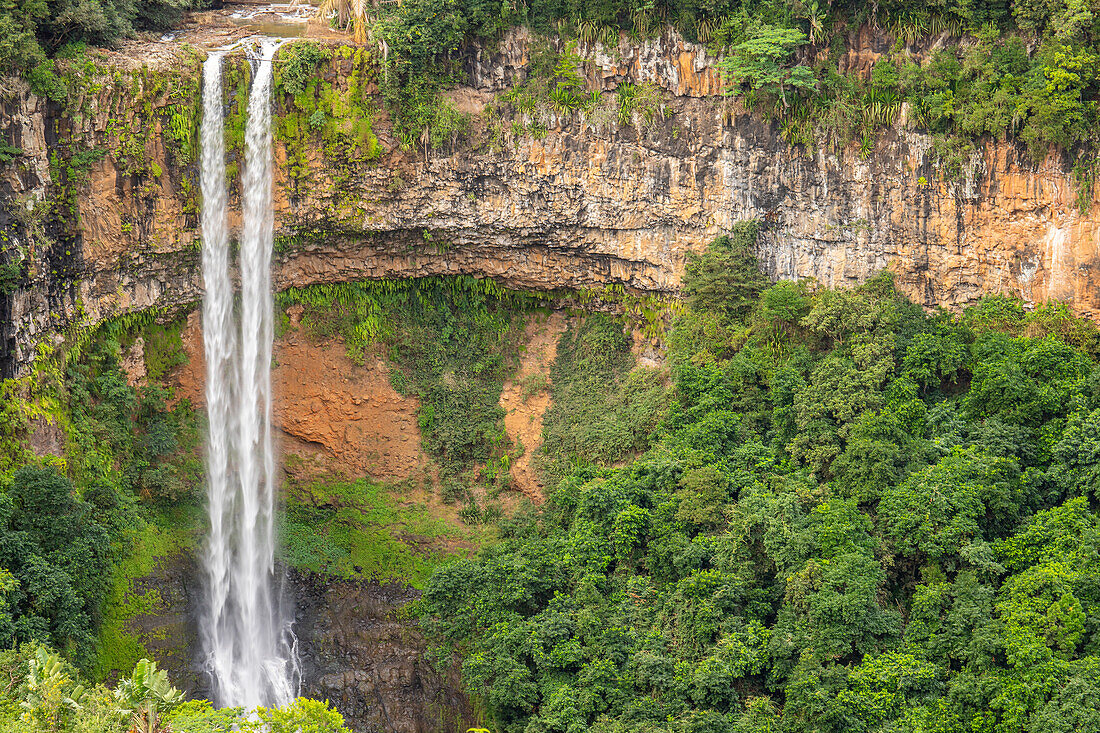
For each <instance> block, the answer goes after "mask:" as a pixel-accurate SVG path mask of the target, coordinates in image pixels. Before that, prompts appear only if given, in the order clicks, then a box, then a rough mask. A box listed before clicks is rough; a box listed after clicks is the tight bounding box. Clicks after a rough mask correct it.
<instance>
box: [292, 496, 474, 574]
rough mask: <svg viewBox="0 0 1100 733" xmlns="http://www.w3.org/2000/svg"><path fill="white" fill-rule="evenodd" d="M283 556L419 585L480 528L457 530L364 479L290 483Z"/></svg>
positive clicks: (306, 565)
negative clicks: (300, 485)
mask: <svg viewBox="0 0 1100 733" xmlns="http://www.w3.org/2000/svg"><path fill="white" fill-rule="evenodd" d="M279 531H280V540H281V542H280V553H281V558H280V559H281V561H282V562H284V563H286V564H287V565H290V566H293V567H296V568H299V569H305V570H312V571H314V572H318V573H325V574H327V575H331V576H336V577H340V578H362V577H366V578H371V579H374V580H379V581H397V582H403V583H408V584H409V585H411V586H413V587H414V588H423V587H424V584H425V583H426V582H427V580H428V578H430V577H431V574H432V572H433V571H434V570H435V568H436V567H438V566H439V565H441V564H444V563H446V562H448V561H449V560H451V559H453V558H454V557H456V555H457V554H458V552H459V550H458V549H449V548H456V546H457V545H459V544H468V543H473V542H476V541H477V540H479V539H480V538H481V537H482V535H483V534H484V531H477V530H473V529H468V528H463V527H461V526H459V525H457V524H455V523H453V522H449V521H447V520H446V519H443V518H441V517H439V516H437V515H435V514H433V513H432V511H431V510H430V509H429V508H428V507H426V506H424V505H423V504H412V503H408V502H402V500H401V498H400V497H399V496H398V494H397V493H396V490H395V489H394V488H393V487H391V486H387V485H385V484H380V483H375V482H372V481H370V480H368V479H359V480H357V481H347V482H345V481H340V482H335V483H322V482H317V483H313V484H310V485H309V486H308V487H304V488H300V489H297V490H294V489H292V491H291V497H290V500H289V501H288V503H287V506H286V509H285V511H284V512H283V513H282V514H281V515H280V527H279Z"/></svg>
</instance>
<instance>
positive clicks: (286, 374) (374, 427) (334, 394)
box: [173, 310, 426, 481]
mask: <svg viewBox="0 0 1100 733" xmlns="http://www.w3.org/2000/svg"><path fill="white" fill-rule="evenodd" d="M296 326H297V324H296V322H295V321H294V320H292V322H291V328H290V329H289V330H288V331H287V332H286V333H285V334H283V335H282V336H281V337H279V338H278V339H277V340H276V342H275V347H274V361H275V366H274V368H273V369H272V372H271V379H272V392H273V401H274V403H273V405H272V418H273V420H272V422H273V425H274V427H275V428H276V429H277V430H278V431H279V433H280V449H281V450H282V451H283V452H284V453H286V454H292V455H298V456H301V457H303V458H320V459H322V460H323V462H324V463H325V466H326V468H327V469H328V470H330V471H332V470H338V471H339V472H341V473H343V474H345V475H347V476H349V477H356V476H370V477H372V478H375V479H384V480H393V481H396V480H400V479H404V478H408V477H409V476H411V475H412V474H414V473H416V472H417V471H418V470H419V469H421V468H423V467H424V465H425V460H426V459H425V457H424V454H423V452H422V451H421V442H420V441H421V438H420V429H419V426H418V424H417V410H418V409H419V403H418V402H417V400H416V399H415V398H413V397H403V396H401V395H400V394H398V393H397V391H396V390H394V388H393V386H392V385H391V384H390V379H389V368H388V366H387V365H386V362H385V360H384V359H383V358H382V356H381V355H379V354H371V355H369V356H368V357H367V360H366V363H365V364H363V365H358V364H355V363H354V362H352V361H351V359H349V358H348V355H347V352H346V351H345V349H344V346H343V344H342V343H340V342H339V341H329V342H326V343H324V344H317V343H314V342H312V341H311V340H310V339H309V338H308V337H307V336H306V335H305V334H304V333H302V331H300V330H299V329H298V328H296ZM182 337H183V342H184V349H185V351H186V353H187V356H188V362H187V363H186V364H184V365H183V366H182V367H180V368H179V370H178V371H177V373H176V374H174V375H173V378H174V382H175V386H176V398H177V399H183V398H186V399H189V400H190V401H191V403H192V404H193V405H195V406H196V407H198V406H201V405H202V404H203V403H204V399H203V392H202V390H203V373H204V369H205V366H204V360H203V357H202V328H201V320H200V316H199V313H198V311H197V310H196V311H193V312H192V313H191V314H190V315H189V316H188V321H187V327H186V328H185V329H184V331H183V334H182Z"/></svg>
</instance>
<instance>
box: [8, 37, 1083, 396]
mask: <svg viewBox="0 0 1100 733" xmlns="http://www.w3.org/2000/svg"><path fill="white" fill-rule="evenodd" d="M864 35H866V36H868V38H866V39H863V40H864V42H865V43H866V44H868V48H867V49H866V50H865V52H862V53H854V54H852V55H851V56H852V58H850V59H846V63H847V64H849V65H851V66H852V67H853V68H857V69H858V68H863V67H866V66H868V63H869V62H868V63H865V62H867V60H868V58H870V59H871V60H872V61H873V57H874V55H875V47H876V44H879V43H881V40H882V39H878V38H876V37H874V36H873V34H869V33H863V34H862V35H861V36H860V38H862V37H863V36H864ZM529 50H530V39H529V38H528V37H527V35H526V34H525V33H523V32H521V31H517V32H514V33H512V34H511V35H510V36H509V37H508V38H506V39H505V40H504V41H503V42H502V43H501V44H500V45H499V46H498V48H497V49H496V51H495V52H494V53H489V52H486V51H476V52H471V55H470V57H469V59H468V61H467V69H468V71H469V78H470V86H469V87H466V88H462V89H459V90H456V91H455V92H453V93H452V94H451V95H450V96H451V97H452V98H453V99H455V100H456V103H457V104H458V105H459V106H460V107H461V108H462V109H464V110H467V111H469V112H471V113H474V117H473V123H472V128H471V131H470V132H469V134H468V135H467V136H465V137H464V138H462V139H460V140H456V141H454V143H453V144H450V145H447V146H444V147H443V148H441V149H436V150H432V149H419V150H414V151H402V150H400V148H399V146H398V145H397V143H396V142H395V141H394V140H393V138H392V136H391V135H390V130H389V125H388V122H387V117H386V115H385V113H384V111H383V110H382V108H381V105H380V103H379V102H378V100H376V99H374V98H372V97H371V96H370V95H371V93H372V91H373V87H372V85H371V84H369V83H368V84H365V85H362V88H361V90H360V91H359V93H360V94H361V95H363V97H364V100H365V101H364V104H368V105H373V109H374V110H375V115H374V121H373V124H374V132H375V133H376V134H377V136H378V138H379V140H380V144H381V147H382V149H383V150H384V151H386V152H384V154H383V155H382V157H381V158H380V159H379V160H377V161H374V162H369V163H368V162H360V163H357V164H355V165H348V164H347V161H346V160H339V159H336V158H334V157H333V156H332V155H331V149H330V148H331V146H326V145H325V144H323V143H324V141H323V140H321V139H320V138H318V139H317V140H316V141H315V142H316V144H310V145H307V146H305V147H307V148H308V149H307V150H302V149H300V148H301V146H298V149H287V147H286V145H285V144H283V143H279V145H281V149H280V150H279V152H278V159H279V161H280V162H281V165H280V166H279V171H278V181H277V183H276V199H277V201H276V208H277V228H278V230H279V232H280V233H281V235H282V236H283V239H281V240H280V241H281V243H282V245H281V246H280V247H279V251H278V252H277V254H276V271H275V283H276V286H277V287H280V288H283V287H288V286H292V285H293V286H302V285H307V284H311V283H318V282H332V281H341V280H351V279H357V278H380V277H418V276H425V275H446V274H459V273H466V274H473V275H478V276H490V277H494V278H497V279H498V280H500V281H501V282H502V283H504V284H507V285H509V286H511V287H516V288H524V289H541V290H549V289H556V288H579V289H584V288H592V287H599V286H602V285H604V284H608V283H618V284H623V285H625V286H627V287H629V288H632V289H635V290H638V291H644V292H662V293H675V292H677V289H678V285H679V278H680V275H681V273H682V269H683V263H684V258H685V256H686V254H687V253H688V252H690V251H697V250H700V249H702V248H703V247H705V245H706V243H707V242H708V241H710V240H711V239H712V238H713V237H715V236H716V235H718V234H721V233H722V232H725V231H728V230H729V229H730V227H732V226H733V225H734V224H735V223H736V222H738V221H740V220H744V219H753V218H755V219H760V220H762V221H763V222H764V224H765V226H764V233H763V235H762V236H761V237H760V239H759V242H758V254H759V257H760V259H761V262H762V263H763V264H764V266H765V268H766V269H767V271H768V273H769V274H770V275H771V276H772V277H775V278H806V277H812V278H815V279H816V280H818V281H819V282H821V283H823V284H826V285H843V284H849V283H856V282H859V281H861V280H863V279H865V278H867V277H868V276H870V275H871V274H873V273H875V272H878V271H880V270H882V269H883V268H886V267H889V268H891V269H892V270H893V271H894V272H895V273H896V276H897V282H898V284H899V286H900V287H901V288H902V289H903V290H904V291H906V292H907V293H908V294H909V295H911V296H912V297H913V298H914V299H916V300H917V301H918V302H920V303H922V304H924V305H928V306H932V305H944V306H948V307H958V306H963V305H966V304H968V303H971V302H973V301H974V300H975V299H977V298H979V297H980V296H981V295H983V294H985V293H990V292H1008V293H1015V294H1018V295H1020V296H1021V297H1023V298H1024V299H1026V300H1028V301H1030V302H1033V303H1034V302H1040V301H1044V300H1048V299H1055V300H1061V301H1066V302H1068V303H1070V304H1071V306H1072V307H1073V308H1074V309H1075V310H1076V311H1077V312H1079V313H1082V314H1086V315H1090V316H1095V315H1097V314H1098V312H1100V288H1098V287H1097V285H1098V283H1097V280H1096V278H1097V275H1096V272H1097V269H1098V268H1097V265H1100V215H1098V214H1097V213H1096V211H1097V210H1096V208H1095V207H1092V208H1091V209H1090V210H1089V212H1088V213H1082V212H1081V210H1080V207H1079V204H1078V189H1077V186H1076V184H1075V183H1074V180H1073V177H1072V176H1071V174H1070V173H1069V171H1068V170H1066V168H1065V166H1063V165H1062V163H1061V160H1060V159H1059V158H1057V157H1056V156H1053V155H1052V156H1051V158H1049V159H1048V160H1047V161H1045V162H1044V163H1042V164H1039V165H1034V164H1033V163H1032V162H1031V161H1030V159H1029V158H1027V157H1026V154H1025V153H1024V152H1023V151H1022V150H1020V149H1018V148H1017V147H1014V146H1013V145H1011V144H1005V143H998V144H989V145H986V146H984V147H983V148H981V149H980V150H979V152H978V153H977V154H975V155H974V156H973V157H972V159H971V160H970V161H969V162H968V163H967V164H966V165H965V166H963V173H962V175H961V176H959V177H957V178H953V177H949V176H947V175H945V174H944V172H943V171H941V170H939V169H938V168H937V166H936V163H935V160H936V156H935V155H934V153H933V152H932V149H931V147H932V146H931V140H930V138H929V137H928V136H926V135H923V134H920V133H917V132H913V131H911V130H908V129H905V128H904V127H902V126H900V125H899V127H898V128H897V129H894V130H890V131H887V132H886V133H885V134H883V135H881V136H880V138H879V139H878V141H877V143H876V145H875V147H874V149H873V150H872V151H871V152H870V154H868V155H862V156H861V155H860V154H859V151H857V150H856V149H855V148H854V147H848V148H845V149H843V150H839V151H837V150H830V149H818V150H808V149H806V148H804V147H801V146H797V147H790V146H788V145H787V144H785V143H784V141H783V139H782V136H781V135H780V131H779V128H778V125H776V124H767V123H765V122H763V121H761V120H760V119H759V118H758V117H756V116H753V115H750V114H746V113H745V112H744V111H743V110H739V109H738V108H737V107H736V105H734V104H732V103H730V102H729V101H727V100H725V99H723V98H721V97H720V96H718V92H719V91H720V79H719V77H718V75H717V72H716V71H715V59H714V58H713V57H712V56H710V55H708V54H707V52H706V50H705V49H704V48H702V47H700V46H698V45H695V44H690V43H686V42H684V41H683V40H681V39H678V38H676V37H675V36H673V35H668V34H666V35H663V36H661V37H659V38H656V39H653V40H651V41H647V42H645V43H642V44H639V45H629V44H628V43H627V42H626V41H625V40H624V41H623V43H622V44H621V45H620V47H619V48H618V49H605V48H603V47H602V46H601V47H598V48H596V49H590V50H586V49H581V50H582V52H586V53H587V58H588V64H587V66H586V73H587V74H588V76H589V81H590V84H591V85H592V86H593V87H594V88H599V89H603V90H605V92H607V93H610V91H611V90H613V89H615V88H616V87H617V86H618V85H619V84H622V83H626V82H630V83H652V84H655V85H656V86H657V87H659V88H660V89H662V90H663V94H664V98H663V116H662V115H657V116H656V117H655V118H654V120H653V121H652V122H651V123H648V124H644V123H643V121H641V120H636V122H638V124H637V125H636V126H634V125H630V126H620V125H618V124H616V123H610V122H609V123H600V122H599V121H598V120H596V119H593V118H592V117H590V118H589V119H587V120H586V119H584V118H583V116H582V115H581V114H579V113H574V114H571V115H567V116H564V117H553V116H551V123H552V124H551V125H550V126H549V129H548V130H547V131H546V133H545V135H537V136H536V135H531V134H519V135H516V134H513V133H512V132H511V129H510V127H509V126H508V125H507V124H505V125H503V126H502V127H494V126H493V124H492V123H491V121H486V120H487V119H488V116H487V115H486V114H482V112H483V111H484V110H485V108H486V106H487V105H488V103H489V102H490V101H491V99H492V96H493V95H494V94H496V93H498V92H500V91H502V90H503V89H505V88H506V87H507V86H508V85H509V84H511V83H514V82H515V81H516V80H518V79H521V78H522V77H523V75H524V73H525V69H526V64H527V60H528V55H529ZM118 56H119V55H118V54H114V55H112V56H111V57H110V58H109V59H108V60H107V61H106V62H105V63H108V64H110V63H115V64H120V65H121V64H122V63H123V61H122V60H119V58H118ZM167 56H169V57H171V54H167ZM197 58H198V57H196V56H193V55H188V54H183V53H182V52H181V53H180V54H177V55H176V56H175V57H174V59H175V60H174V61H173V62H172V63H176V64H193V65H195V71H196V73H197V64H198V61H197V60H196V59H197ZM131 62H132V60H130V61H128V63H131ZM160 63H162V64H164V63H168V62H165V61H163V60H161V61H160ZM356 63H361V59H360V60H359V61H357V57H355V56H353V55H352V54H347V53H338V54H336V55H335V57H334V60H333V61H332V62H331V64H329V65H328V66H327V67H325V68H323V69H321V74H322V75H323V77H324V81H323V83H324V84H328V85H332V86H333V88H334V89H338V90H344V91H346V90H347V89H348V79H349V77H350V76H353V75H354V73H355V71H356V69H355V65H356ZM131 66H132V63H131ZM357 89H358V88H357ZM119 99H120V96H119V90H118V89H117V88H114V89H112V88H111V86H110V85H109V84H107V85H105V86H104V87H103V88H102V89H100V90H98V91H94V92H93V91H88V92H87V93H86V99H85V101H84V103H83V106H82V109H83V110H84V111H83V112H82V113H81V114H80V115H79V116H78V118H73V117H65V116H64V115H65V114H66V113H65V112H64V111H62V110H59V109H56V108H55V106H54V105H52V104H47V103H46V102H44V101H43V100H40V99H37V98H35V97H33V96H32V95H30V94H29V93H23V94H22V95H17V98H16V99H15V101H9V102H7V103H5V104H4V106H3V111H2V114H0V127H3V128H4V129H5V130H6V134H7V136H8V139H9V140H11V141H12V142H13V144H15V145H18V146H19V147H21V148H22V149H23V151H24V153H23V155H22V156H21V157H20V158H19V159H18V160H17V161H16V163H15V164H11V165H9V166H8V167H7V169H6V170H5V171H4V172H3V189H2V190H3V193H4V197H5V198H6V199H7V202H8V204H9V207H12V206H16V207H17V208H18V207H23V208H24V209H25V208H26V207H27V205H31V206H33V202H34V201H35V200H37V199H40V198H41V197H42V196H43V195H45V194H46V193H48V192H49V191H50V190H52V189H51V187H53V188H56V187H57V185H58V181H56V180H54V179H53V178H52V177H51V176H54V171H53V170H52V169H51V166H50V165H49V164H48V162H49V153H50V150H51V143H50V141H51V139H53V138H56V137H57V136H58V135H59V134H60V132H61V131H63V130H69V131H72V130H78V131H79V132H80V134H81V135H82V136H83V138H82V139H85V140H88V141H92V142H93V143H94V144H97V145H101V146H102V147H104V148H106V149H107V150H108V151H111V150H112V148H111V145H110V144H109V140H106V136H107V135H108V133H109V131H110V130H111V129H113V128H111V126H110V123H111V122H112V121H117V120H115V119H114V118H117V116H118V115H123V116H125V115H127V114H129V115H131V116H134V117H138V116H140V114H141V111H140V110H127V109H125V105H124V104H122V103H120V101H119ZM233 101H234V100H232V99H230V100H229V102H230V103H233ZM285 101H286V100H284V103H285ZM173 103H177V102H176V101H175V100H174V99H173V98H172V97H171V96H170V92H166V93H165V94H164V95H162V97H160V98H158V99H154V100H153V101H152V102H151V103H150V104H151V108H152V109H153V110H154V113H155V111H156V110H157V109H160V108H158V107H157V104H160V105H162V107H164V106H166V105H169V104H173ZM112 116H114V117H112ZM519 121H520V122H522V120H519ZM143 124H152V125H154V126H156V129H155V130H154V133H155V134H152V135H150V136H149V137H148V139H147V140H146V143H145V147H144V150H143V153H144V155H146V156H147V157H148V160H149V161H150V164H149V165H148V166H146V167H145V168H144V169H143V172H142V173H141V174H132V173H127V172H126V171H127V170H128V169H127V167H126V166H124V165H123V164H122V163H121V162H120V161H119V159H118V156H117V155H115V154H114V153H111V152H109V153H108V154H107V155H106V156H105V157H104V158H102V159H101V160H98V161H97V162H94V163H93V164H92V165H91V166H90V167H89V169H88V172H87V176H86V180H85V181H75V182H74V181H72V180H69V181H67V182H66V185H67V186H69V187H75V188H76V189H77V195H76V196H75V201H76V203H77V206H78V209H79V211H78V216H77V217H76V218H75V223H73V226H72V227H71V231H69V232H68V236H67V239H66V240H65V242H64V243H63V244H62V245H61V246H63V248H64V249H63V250H58V249H57V248H56V247H55V248H53V249H51V250H50V251H41V252H29V253H24V254H23V255H21V257H23V259H25V260H26V268H25V269H26V272H27V277H26V279H25V280H24V281H23V282H22V283H21V284H20V287H19V289H18V290H16V291H15V292H14V293H12V294H10V295H8V296H5V298H6V302H5V308H6V312H7V314H8V315H9V319H8V322H7V323H6V324H5V325H4V329H5V331H4V334H3V338H0V345H2V346H0V347H2V348H3V350H4V353H3V354H0V362H3V364H5V365H6V366H5V370H6V373H7V374H8V375H11V374H15V373H22V372H25V371H26V369H27V368H28V366H29V364H30V363H31V361H32V358H33V350H34V346H35V344H36V343H38V342H39V341H41V340H42V338H43V335H44V334H51V333H52V334H56V333H60V332H63V331H65V330H66V329H68V330H69V331H70V332H72V331H73V330H79V329H81V328H84V329H86V328H88V327H89V326H91V325H93V324H95V323H98V322H100V321H102V320H103V319H106V318H110V317H112V316H116V315H119V314H122V313H127V312H132V311H136V310H140V309H144V308H150V307H157V308H162V309H165V310H166V311H171V310H173V309H176V308H178V307H180V305H181V304H186V303H189V302H192V301H195V300H197V299H198V297H199V294H200V290H201V287H202V283H201V281H200V277H199V272H198V267H197V262H198V256H197V250H196V248H197V246H198V242H197V232H196V229H195V225H196V222H195V217H194V213H193V211H194V201H193V196H194V194H193V190H194V185H195V180H196V178H195V171H194V168H193V166H188V165H183V164H180V162H179V161H178V160H176V159H174V158H173V155H172V154H171V151H170V146H168V145H166V144H165V143H164V140H163V135H164V134H165V133H164V131H163V130H162V129H161V128H162V127H163V126H164V125H165V123H164V121H163V119H162V118H159V117H156V115H155V114H154V115H153V120H152V121H149V120H146V121H145V122H144V123H143ZM502 128H503V132H502ZM277 142H278V141H277ZM291 159H293V161H294V166H297V170H294V171H292V170H291V169H292V166H291V165H290V164H289V162H288V161H290V160H291ZM131 168H132V166H131ZM1086 193H1088V192H1086ZM1091 194H1092V195H1091V196H1089V195H1086V197H1085V198H1087V199H1089V200H1090V201H1091V202H1093V203H1095V191H1093V192H1091ZM36 197H37V198H36ZM4 223H5V225H6V226H7V227H8V229H9V230H10V231H11V233H12V235H13V237H14V238H15V239H16V240H20V238H21V237H22V240H26V239H27V234H26V231H25V230H26V228H27V227H26V225H24V224H20V223H19V222H16V221H14V220H12V219H11V218H10V217H9V218H8V220H6V222H4ZM9 249H10V248H9ZM7 256H8V257H9V259H10V257H11V252H9V253H8V255H7Z"/></svg>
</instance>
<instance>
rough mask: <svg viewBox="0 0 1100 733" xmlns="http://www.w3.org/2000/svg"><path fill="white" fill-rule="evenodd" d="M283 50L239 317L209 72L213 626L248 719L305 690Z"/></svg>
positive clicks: (222, 662) (261, 94) (254, 175)
mask: <svg viewBox="0 0 1100 733" xmlns="http://www.w3.org/2000/svg"><path fill="white" fill-rule="evenodd" d="M278 46H279V43H278V42H277V41H263V42H261V44H260V47H259V51H260V54H259V58H258V59H256V60H254V62H253V63H254V73H253V80H252V91H251V94H250V96H249V100H248V121H247V126H246V128H245V160H244V171H243V175H242V179H241V209H242V226H241V233H240V258H239V259H240V263H239V270H240V281H241V291H240V302H239V308H235V307H234V291H233V279H232V276H231V267H232V264H231V262H230V240H229V228H228V225H227V223H226V218H227V217H226V208H227V200H228V197H227V195H226V181H225V177H226V168H225V140H224V123H223V102H222V82H221V66H222V55H221V54H220V53H217V52H215V53H212V54H211V55H210V57H209V58H208V59H207V60H206V62H205V64H204V66H203V116H202V129H201V143H202V201H203V204H202V272H203V280H204V282H205V296H204V298H203V308H202V324H203V341H204V349H205V355H206V411H207V415H208V418H209V433H208V438H207V444H206V450H207V472H208V477H207V481H208V484H209V485H208V494H209V514H210V534H209V538H208V541H207V546H206V552H205V556H204V558H203V560H204V569H205V574H206V596H205V601H206V603H205V604H204V617H203V619H202V624H201V625H202V637H203V649H204V653H205V658H206V665H207V670H208V671H209V673H210V675H211V677H212V680H213V683H214V694H215V701H216V703H217V704H218V705H221V706H234V707H236V706H241V707H244V708H246V709H252V708H255V707H256V706H258V705H265V706H271V705H285V704H286V703H289V702H290V701H292V700H293V699H294V697H295V696H296V695H297V688H298V685H299V683H300V679H301V675H300V671H299V669H298V662H297V653H296V648H295V640H294V636H293V633H292V631H291V623H292V621H293V619H292V618H291V616H290V614H289V613H288V612H287V609H285V608H284V607H283V603H282V602H281V601H282V593H281V592H279V591H280V586H281V583H280V582H279V580H280V579H279V578H277V577H276V569H275V528H274V519H275V489H276V486H275V454H274V448H273V445H272V438H271V421H270V417H271V342H272V336H273V323H272V322H273V304H272V295H271V246H272V229H273V214H272V201H271V196H272V150H271V146H272V142H271V85H272V73H273V70H272V66H273V59H274V56H275V51H276V50H277V49H278ZM237 312H239V316H240V317H239V322H238V320H237V318H236V313H237Z"/></svg>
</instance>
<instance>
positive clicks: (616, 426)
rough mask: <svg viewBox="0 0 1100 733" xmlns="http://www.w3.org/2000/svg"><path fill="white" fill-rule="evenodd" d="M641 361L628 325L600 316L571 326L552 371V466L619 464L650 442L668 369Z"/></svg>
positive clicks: (559, 470)
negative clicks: (637, 359) (636, 359)
mask: <svg viewBox="0 0 1100 733" xmlns="http://www.w3.org/2000/svg"><path fill="white" fill-rule="evenodd" d="M633 367H634V356H633V355H632V354H631V353H630V339H629V338H628V337H627V336H626V334H624V333H623V327H622V324H621V323H619V322H617V321H615V320H614V319H612V318H609V317H608V316H605V315H594V316H589V317H587V318H585V319H584V320H583V321H581V322H580V323H576V324H572V325H570V327H569V328H568V329H567V330H566V332H565V334H563V335H562V337H561V339H560V341H559V342H558V353H557V358H556V359H555V361H554V364H553V366H552V368H551V370H550V379H551V383H552V388H551V394H552V396H553V399H552V400H551V403H550V408H549V410H547V413H546V415H545V417H544V418H543V445H542V449H541V454H540V456H539V459H540V460H541V463H542V464H543V465H542V467H543V470H544V471H545V472H547V473H548V474H550V475H555V476H557V475H562V474H566V473H570V472H571V469H573V468H575V467H576V466H577V465H578V464H580V465H584V464H588V463H596V464H600V465H612V464H615V463H618V462H620V461H624V460H626V459H629V458H633V457H634V456H636V455H637V454H639V453H641V452H642V451H643V450H645V449H646V448H647V447H649V441H650V435H651V433H652V432H653V430H654V428H655V427H656V426H657V423H658V422H660V420H661V418H662V416H663V412H664V410H665V408H666V404H667V389H666V387H665V375H664V374H662V373H661V372H660V371H659V370H657V369H633Z"/></svg>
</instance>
